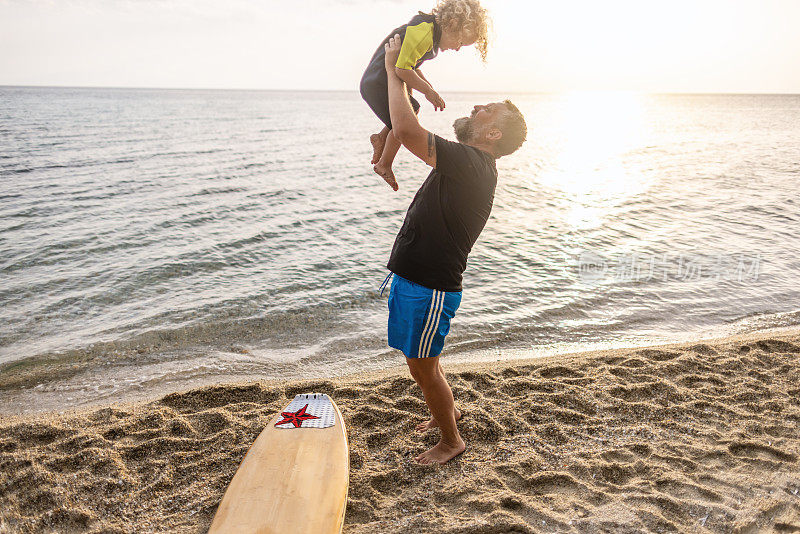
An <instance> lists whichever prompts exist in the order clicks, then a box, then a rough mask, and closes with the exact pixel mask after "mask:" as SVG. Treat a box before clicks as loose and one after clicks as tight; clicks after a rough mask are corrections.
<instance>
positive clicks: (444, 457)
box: [417, 438, 467, 464]
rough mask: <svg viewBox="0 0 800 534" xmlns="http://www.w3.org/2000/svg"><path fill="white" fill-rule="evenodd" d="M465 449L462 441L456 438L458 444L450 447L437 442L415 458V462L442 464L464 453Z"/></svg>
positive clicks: (447, 444)
mask: <svg viewBox="0 0 800 534" xmlns="http://www.w3.org/2000/svg"><path fill="white" fill-rule="evenodd" d="M466 448H467V446H466V444H465V443H464V440H463V439H461V438H458V443H457V444H455V445H451V444H449V443H445V442H444V441H442V440H439V443H437V444H436V445H434V446H433V447H431V448H430V449H428V450H427V451H425V452H423V453H422V454H420V455H419V456H417V462H418V463H421V464H432V463H437V464H443V463H445V462H447V461H448V460H451V459H453V458H455V457H456V456H458V455H459V454H461V453H462V452H464V450H465V449H466Z"/></svg>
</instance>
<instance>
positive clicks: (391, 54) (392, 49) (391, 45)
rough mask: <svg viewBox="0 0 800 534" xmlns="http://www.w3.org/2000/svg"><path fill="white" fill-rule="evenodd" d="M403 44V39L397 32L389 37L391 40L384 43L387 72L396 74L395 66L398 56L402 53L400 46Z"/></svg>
mask: <svg viewBox="0 0 800 534" xmlns="http://www.w3.org/2000/svg"><path fill="white" fill-rule="evenodd" d="M402 45H403V40H402V39H401V38H400V34H399V33H396V34H394V36H393V37H392V38H391V39H389V42H388V43H386V44H385V45H383V50H384V57H383V63H384V65H385V66H386V74H389V75H391V74H394V66H395V65H396V64H397V58H398V56H399V55H400V47H401V46H402Z"/></svg>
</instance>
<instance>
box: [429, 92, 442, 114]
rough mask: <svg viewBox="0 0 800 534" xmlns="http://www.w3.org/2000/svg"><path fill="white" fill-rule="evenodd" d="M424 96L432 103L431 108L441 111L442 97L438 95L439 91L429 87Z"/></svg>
mask: <svg viewBox="0 0 800 534" xmlns="http://www.w3.org/2000/svg"><path fill="white" fill-rule="evenodd" d="M425 98H427V99H428V102H430V103H431V104H433V109H435V110H437V111H441V110H443V109H444V99H443V98H442V97H441V96H439V93H437V92H436V91H434V90H433V89H431V90H430V91H428V92H427V93H425Z"/></svg>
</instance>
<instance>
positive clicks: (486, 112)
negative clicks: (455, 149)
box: [453, 102, 505, 143]
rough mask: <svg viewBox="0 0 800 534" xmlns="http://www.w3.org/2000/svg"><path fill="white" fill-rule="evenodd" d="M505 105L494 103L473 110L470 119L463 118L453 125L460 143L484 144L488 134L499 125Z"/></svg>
mask: <svg viewBox="0 0 800 534" xmlns="http://www.w3.org/2000/svg"><path fill="white" fill-rule="evenodd" d="M504 109H505V105H504V104H503V103H502V102H493V103H491V104H484V105H482V106H475V107H474V108H472V113H471V114H470V116H469V117H461V118H460V119H456V121H455V122H454V123H453V130H454V131H455V134H456V139H458V142H459V143H470V142H483V141H484V139H483V137H484V136H485V135H486V132H487V131H488V130H489V129H490V128H491V127H492V126H494V125H495V124H496V123H497V119H498V117H500V115H501V114H502V113H503V110H504Z"/></svg>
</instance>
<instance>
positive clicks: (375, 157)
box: [369, 134, 386, 165]
mask: <svg viewBox="0 0 800 534" xmlns="http://www.w3.org/2000/svg"><path fill="white" fill-rule="evenodd" d="M369 142H370V143H372V164H373V165H375V164H376V163H378V161H380V159H381V154H383V147H384V146H386V137H384V136H382V135H381V134H372V135H370V136H369Z"/></svg>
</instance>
